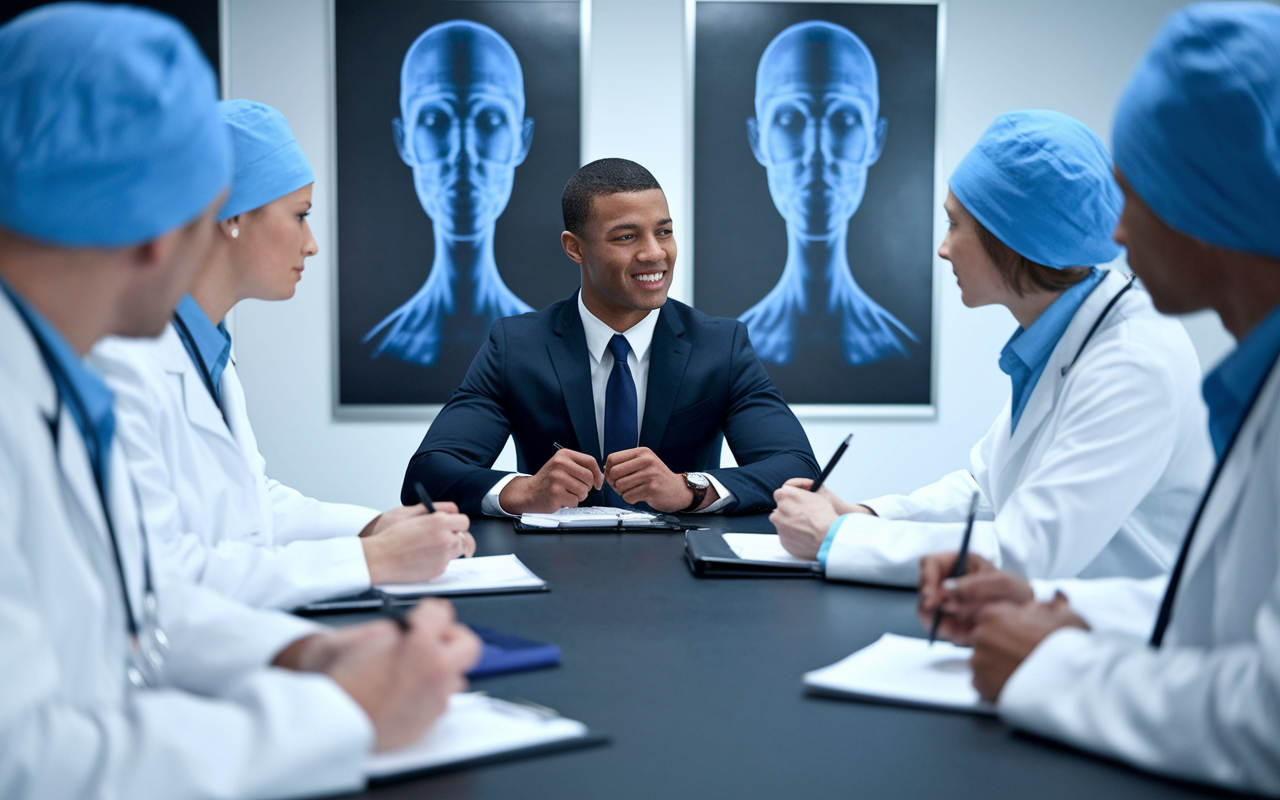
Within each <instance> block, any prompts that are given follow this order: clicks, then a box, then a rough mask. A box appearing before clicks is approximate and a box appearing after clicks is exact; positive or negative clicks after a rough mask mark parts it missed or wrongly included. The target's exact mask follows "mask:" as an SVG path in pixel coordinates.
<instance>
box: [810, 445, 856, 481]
mask: <svg viewBox="0 0 1280 800" xmlns="http://www.w3.org/2000/svg"><path fill="white" fill-rule="evenodd" d="M852 441H853V434H852V433H851V434H849V435H848V436H846V437H844V441H843V442H841V443H840V446H839V447H837V448H836V452H835V455H833V456H831V460H830V461H828V462H827V466H826V467H824V468H823V470H822V474H821V475H819V476H818V479H817V480H816V481H814V482H813V485H812V486H810V487H809V491H811V492H816V491H818V490H819V489H821V488H822V484H824V483H826V481H827V476H828V475H830V474H831V470H833V469H835V468H836V464H837V463H838V462H839V461H840V456H842V455H844V451H845V450H848V449H849V442H852Z"/></svg>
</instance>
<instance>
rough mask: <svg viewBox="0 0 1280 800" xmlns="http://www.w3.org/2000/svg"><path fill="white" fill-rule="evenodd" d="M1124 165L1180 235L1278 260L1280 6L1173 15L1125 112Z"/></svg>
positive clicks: (1120, 111) (1119, 155)
mask: <svg viewBox="0 0 1280 800" xmlns="http://www.w3.org/2000/svg"><path fill="white" fill-rule="evenodd" d="M1112 143H1113V144H1114V146H1115V154H1116V166H1117V167H1119V169H1120V172H1121V173H1123V174H1124V176H1125V178H1126V179H1127V180H1128V181H1129V184H1130V185H1131V186H1133V189H1134V191H1136V192H1137V193H1138V195H1139V196H1140V197H1141V198H1142V199H1143V200H1144V201H1145V202H1146V203H1147V205H1149V206H1150V207H1151V209H1152V210H1153V211H1155V213H1156V214H1157V215H1158V216H1159V217H1160V218H1161V219H1163V220H1164V221H1165V222H1166V223H1168V224H1169V225H1171V226H1172V227H1174V228H1176V229H1178V230H1180V231H1182V232H1183V233H1186V234H1189V235H1191V236H1194V237H1196V238H1197V239H1200V240H1202V241H1205V242H1208V243H1209V244H1213V245H1217V246H1219V247H1225V248H1227V249H1229V250H1238V251H1241V252H1245V253H1254V254H1257V255H1265V256H1270V257H1272V258H1280V9H1277V8H1275V7H1274V6H1271V5H1267V4H1265V3H1203V4H1198V5H1193V6H1189V7H1187V8H1185V9H1183V10H1181V11H1179V12H1177V13H1175V14H1173V15H1172V16H1171V17H1169V19H1168V21H1167V22H1165V24H1164V27H1163V28H1161V29H1160V32H1159V33H1157V34H1156V38H1155V41H1154V42H1152V44H1151V47H1150V49H1148V50H1147V53H1146V55H1145V56H1143V58H1142V61H1141V62H1140V63H1139V64H1138V68H1137V70H1136V71H1135V72H1134V73H1133V77H1132V78H1131V79H1130V80H1129V85H1128V86H1127V87H1126V88H1125V90H1124V94H1123V95H1121V98H1120V105H1119V107H1118V108H1117V110H1116V119H1115V126H1114V132H1113V134H1112Z"/></svg>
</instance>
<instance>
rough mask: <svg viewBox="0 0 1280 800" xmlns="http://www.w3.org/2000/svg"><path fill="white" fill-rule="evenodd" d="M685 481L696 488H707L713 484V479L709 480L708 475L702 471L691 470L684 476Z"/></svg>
mask: <svg viewBox="0 0 1280 800" xmlns="http://www.w3.org/2000/svg"><path fill="white" fill-rule="evenodd" d="M684 482H685V483H687V484H689V486H691V487H692V488H694V489H705V488H707V487H708V486H710V485H711V481H709V480H707V476H706V475H703V474H702V473H701V472H690V473H689V474H688V475H686V476H685V477H684Z"/></svg>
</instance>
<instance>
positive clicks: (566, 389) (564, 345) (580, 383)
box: [547, 295, 604, 461]
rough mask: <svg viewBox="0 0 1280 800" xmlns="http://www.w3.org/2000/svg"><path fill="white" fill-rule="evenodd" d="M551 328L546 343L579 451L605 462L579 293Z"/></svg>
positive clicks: (567, 304) (564, 308)
mask: <svg viewBox="0 0 1280 800" xmlns="http://www.w3.org/2000/svg"><path fill="white" fill-rule="evenodd" d="M552 330H553V331H554V332H555V337H554V338H553V339H552V340H551V341H549V342H547V353H548V354H549V355H550V356H551V365H552V367H553V368H554V369H555V371H556V378H557V379H558V380H559V381H560V393H561V394H562V395H563V396H564V403H565V407H566V408H567V410H568V412H569V421H570V422H571V423H572V424H573V432H574V435H575V436H577V437H578V447H579V448H580V452H583V453H586V454H588V455H590V456H593V457H594V458H595V459H596V460H597V461H603V460H604V459H603V458H601V456H600V432H599V431H598V430H596V409H595V399H594V395H593V394H592V391H591V354H590V353H588V352H587V336H586V334H585V333H583V330H582V318H581V317H579V316H578V303H577V296H576V295H575V296H574V298H573V299H572V300H570V301H568V302H566V303H564V305H563V306H562V307H561V309H560V314H559V316H558V317H557V319H556V322H555V326H554V327H553V329H552Z"/></svg>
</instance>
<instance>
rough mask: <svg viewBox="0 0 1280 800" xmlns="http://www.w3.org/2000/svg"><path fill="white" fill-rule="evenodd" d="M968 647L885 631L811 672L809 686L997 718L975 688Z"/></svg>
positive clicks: (807, 680) (807, 675)
mask: <svg viewBox="0 0 1280 800" xmlns="http://www.w3.org/2000/svg"><path fill="white" fill-rule="evenodd" d="M972 654H973V651H972V650H971V649H970V648H968V647H956V646H955V645H953V644H951V643H950V642H943V641H937V642H934V643H933V645H932V646H930V645H929V641H928V640H927V639H916V638H913V637H910V636H897V635H895V634H892V633H886V634H885V635H883V636H881V637H880V639H879V640H878V641H877V642H876V643H875V644H872V645H868V646H867V647H864V648H862V649H861V650H859V651H858V652H856V653H854V654H853V655H851V656H849V657H848V658H845V659H842V660H840V661H837V662H836V663H834V664H832V665H831V666H829V667H823V668H822V669H817V670H814V671H813V672H808V673H806V674H805V676H804V683H805V686H811V687H814V688H818V689H826V690H829V691H834V692H839V693H841V694H847V695H851V696H854V697H867V698H873V699H881V700H890V701H896V702H899V703H907V704H909V705H924V706H933V707H937V708H947V709H953V710H957V711H969V712H973V713H975V714H995V707H994V706H993V705H991V704H990V703H987V702H984V701H983V700H982V699H981V698H980V697H979V696H978V690H977V689H974V688H973V670H972V669H970V668H969V656H970V655H972Z"/></svg>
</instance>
